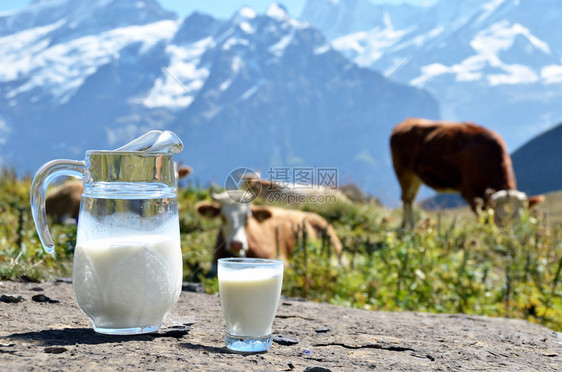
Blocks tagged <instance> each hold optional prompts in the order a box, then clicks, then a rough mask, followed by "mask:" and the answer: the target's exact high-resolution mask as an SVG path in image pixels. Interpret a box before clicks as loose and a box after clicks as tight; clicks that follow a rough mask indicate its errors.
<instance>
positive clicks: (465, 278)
mask: <svg viewBox="0 0 562 372" xmlns="http://www.w3.org/2000/svg"><path fill="white" fill-rule="evenodd" d="M30 183H31V182H30V180H29V179H28V178H24V179H18V177H16V175H15V173H14V172H13V171H9V170H2V171H1V172H0V279H1V280H34V281H35V280H36V281H41V280H49V279H53V278H56V277H66V276H70V275H71V274H72V257H73V249H74V242H75V238H76V228H75V227H74V226H63V225H53V224H51V225H50V226H51V233H52V235H53V239H54V241H55V243H56V251H55V254H54V255H52V256H51V255H48V254H46V253H45V252H44V251H43V249H42V248H41V246H40V243H39V239H38V237H37V233H36V232H35V227H34V226H33V222H32V219H31V213H30V210H29V188H30ZM204 199H209V194H208V191H206V190H198V189H193V188H192V189H187V190H180V192H179V194H178V200H179V205H180V215H181V217H180V227H181V242H182V251H183V262H184V280H188V281H200V282H202V283H203V284H204V285H205V286H206V287H207V289H208V291H209V292H215V291H216V290H217V282H216V279H212V278H211V279H210V278H208V275H207V274H208V272H209V270H210V268H211V259H212V249H213V247H214V243H215V238H216V235H217V230H218V228H219V223H220V220H219V219H206V218H202V217H200V216H199V215H198V214H197V213H196V212H195V210H194V205H195V203H196V202H197V201H199V200H204ZM542 208H546V209H539V210H538V211H532V212H530V213H529V214H527V215H525V216H524V218H523V220H522V221H521V222H520V223H517V224H513V225H510V226H507V227H505V228H498V227H496V226H494V225H491V224H488V223H486V222H485V221H484V218H482V219H481V220H478V219H476V218H475V217H474V216H473V215H472V213H470V211H468V210H467V209H466V208H461V209H457V210H453V211H446V212H439V213H437V212H424V211H421V210H416V217H417V219H418V221H419V223H418V225H417V227H416V229H415V230H414V231H412V232H404V231H402V230H401V229H399V228H398V225H399V223H400V219H401V212H400V211H399V210H388V209H385V208H381V207H379V206H377V205H375V204H344V203H334V204H325V205H314V204H305V205H303V206H302V209H305V210H309V211H314V212H317V213H319V214H321V215H323V216H324V217H325V218H326V219H328V220H329V221H330V222H332V223H333V225H334V227H335V229H336V231H337V233H338V235H339V237H340V239H341V241H342V243H343V245H344V254H343V260H342V261H343V264H342V265H341V266H338V265H337V264H335V263H334V262H336V261H337V259H336V257H334V255H333V254H331V251H332V250H331V247H329V246H327V245H325V244H323V243H322V242H315V241H310V240H308V239H299V244H298V246H297V248H296V250H295V252H294V254H293V255H292V257H291V260H290V262H289V265H288V266H287V267H286V271H285V277H284V284H283V294H284V295H286V296H299V297H304V298H308V299H310V300H314V301H324V302H329V303H333V304H338V305H345V306H350V307H356V308H364V309H371V310H388V311H425V312H438V313H456V312H463V313H470V314H481V315H488V316H503V317H512V318H519V319H527V320H529V321H532V322H535V323H539V324H543V325H545V326H547V327H550V328H552V329H554V330H557V331H562V284H561V283H560V282H562V272H561V271H562V268H561V267H562V213H560V212H561V211H562V192H559V193H551V194H548V195H547V202H546V203H544V205H543V206H542Z"/></svg>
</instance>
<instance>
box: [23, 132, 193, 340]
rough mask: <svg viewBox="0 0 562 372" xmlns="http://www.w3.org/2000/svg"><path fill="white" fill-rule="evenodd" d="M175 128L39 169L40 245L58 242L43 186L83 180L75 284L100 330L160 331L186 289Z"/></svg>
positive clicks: (35, 204) (35, 190)
mask: <svg viewBox="0 0 562 372" xmlns="http://www.w3.org/2000/svg"><path fill="white" fill-rule="evenodd" d="M182 149H183V144H182V142H181V140H180V139H179V138H178V137H177V136H176V135H175V134H174V133H172V132H168V131H166V132H160V131H151V132H148V133H147V134H145V135H143V136H142V137H139V138H138V139H136V140H134V141H132V142H130V143H129V144H127V145H125V146H123V147H121V148H119V149H117V150H114V151H97V150H96V151H87V152H86V159H85V161H75V160H54V161H51V162H49V163H47V164H45V165H43V167H41V169H39V171H38V172H37V174H36V175H35V178H34V180H33V183H32V188H31V210H32V214H33V220H34V222H35V226H36V228H37V232H38V233H39V237H40V239H41V243H42V244H43V246H44V248H45V250H46V251H47V252H49V253H51V252H53V251H54V248H55V247H54V243H53V240H52V239H51V236H50V234H49V230H48V227H47V220H46V213H45V192H46V189H47V186H48V185H49V183H50V182H51V181H52V180H53V179H54V178H55V177H58V176H61V175H65V176H75V177H80V178H82V180H83V185H84V192H83V194H82V198H81V203H80V213H79V216H78V232H77V239H76V240H77V241H76V248H75V251H74V270H73V288H74V295H75V297H76V302H77V303H78V306H79V307H80V309H82V311H84V313H86V315H87V316H88V317H89V318H90V319H91V321H92V324H93V327H94V329H95V331H96V332H99V333H106V334H139V333H148V332H153V331H155V330H157V329H158V328H159V327H160V324H161V323H162V319H163V317H164V315H165V314H166V313H167V312H168V311H169V310H170V309H171V308H172V307H173V306H174V304H175V303H176V302H177V300H178V298H179V295H180V293H181V282H182V266H183V265H182V255H181V247H180V232H179V219H178V204H177V199H176V194H175V190H174V185H175V174H174V173H175V172H174V163H173V158H172V155H173V154H175V153H178V152H180V151H181V150H182Z"/></svg>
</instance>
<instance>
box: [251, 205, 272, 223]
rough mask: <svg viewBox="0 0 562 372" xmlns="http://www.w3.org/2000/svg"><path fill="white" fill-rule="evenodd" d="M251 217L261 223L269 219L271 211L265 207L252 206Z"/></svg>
mask: <svg viewBox="0 0 562 372" xmlns="http://www.w3.org/2000/svg"><path fill="white" fill-rule="evenodd" d="M252 216H254V218H255V219H256V220H258V222H262V221H264V220H267V219H268V218H270V217H271V210H270V209H269V208H267V207H256V206H252Z"/></svg>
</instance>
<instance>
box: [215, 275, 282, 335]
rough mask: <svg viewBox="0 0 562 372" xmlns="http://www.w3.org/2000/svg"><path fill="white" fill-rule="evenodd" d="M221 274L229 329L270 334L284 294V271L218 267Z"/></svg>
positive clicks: (222, 304) (221, 287)
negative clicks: (280, 297)
mask: <svg viewBox="0 0 562 372" xmlns="http://www.w3.org/2000/svg"><path fill="white" fill-rule="evenodd" d="M218 277H219V293H220V299H221V306H222V311H223V313H224V318H225V320H226V332H227V333H229V334H231V335H235V336H252V337H261V336H267V335H270V334H271V326H272V324H273V319H274V318H275V312H276V311H277V306H278V304H279V296H280V295H281V285H282V282H283V272H282V270H279V269H277V270H275V269H266V268H254V269H242V270H228V269H226V270H221V269H219V272H218Z"/></svg>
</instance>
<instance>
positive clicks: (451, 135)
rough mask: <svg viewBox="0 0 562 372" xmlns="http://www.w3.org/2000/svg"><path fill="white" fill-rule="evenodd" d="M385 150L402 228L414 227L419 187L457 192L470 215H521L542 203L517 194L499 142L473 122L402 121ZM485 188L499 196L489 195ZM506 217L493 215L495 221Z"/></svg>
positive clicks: (508, 163) (508, 158)
mask: <svg viewBox="0 0 562 372" xmlns="http://www.w3.org/2000/svg"><path fill="white" fill-rule="evenodd" d="M390 149H391V152H392V163H393V165H394V171H395V172H396V177H397V178H398V182H399V183H400V187H401V189H402V202H403V207H404V219H403V222H402V226H403V227H410V228H411V227H413V226H414V215H413V211H412V203H413V201H414V199H415V197H416V194H417V193H418V190H419V188H420V186H421V184H422V183H424V184H426V185H427V186H429V187H431V188H432V189H434V190H436V191H453V192H459V193H460V194H461V196H462V197H463V199H464V200H465V201H466V202H467V203H468V204H469V205H470V207H471V208H472V210H473V211H474V212H477V211H478V208H479V207H484V208H487V207H492V208H493V207H496V208H497V206H499V205H502V206H506V208H503V209H504V212H505V211H507V210H510V211H512V212H513V213H511V214H516V215H520V214H521V208H523V207H525V206H529V207H532V206H533V205H534V204H536V203H539V202H541V201H542V200H544V196H542V195H539V196H533V197H527V196H526V195H525V194H523V193H521V192H518V191H517V190H516V183H515V175H514V173H513V167H512V165H511V158H510V156H509V154H508V152H507V150H506V147H505V144H504V142H503V140H502V139H501V138H500V136H499V135H498V134H496V133H495V132H492V131H490V130H488V129H486V128H483V127H481V126H478V125H475V124H472V123H454V122H442V121H431V120H426V119H406V120H405V121H403V122H402V123H400V124H398V125H397V126H396V127H395V128H394V130H393V131H392V135H391V137H390ZM489 190H493V191H498V192H499V193H497V194H496V195H495V196H494V197H491V195H492V193H490V192H489ZM515 195H517V197H515ZM492 200H493V203H491V201H492ZM515 200H519V202H515ZM508 205H511V206H512V207H510V208H507V206H508ZM508 217H509V216H507V214H506V213H503V212H500V213H496V214H495V219H496V223H499V224H501V223H503V222H504V220H505V219H507V218H508Z"/></svg>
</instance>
